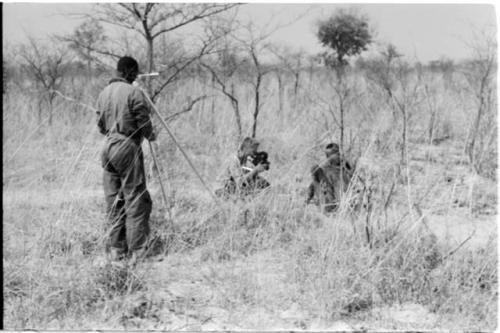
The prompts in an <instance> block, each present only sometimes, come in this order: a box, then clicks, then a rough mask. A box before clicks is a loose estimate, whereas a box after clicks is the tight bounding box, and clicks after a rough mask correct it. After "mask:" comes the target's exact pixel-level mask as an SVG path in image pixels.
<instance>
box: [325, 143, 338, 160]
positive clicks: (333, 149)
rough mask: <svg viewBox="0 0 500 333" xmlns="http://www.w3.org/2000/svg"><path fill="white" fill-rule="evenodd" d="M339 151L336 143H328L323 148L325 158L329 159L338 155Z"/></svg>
mask: <svg viewBox="0 0 500 333" xmlns="http://www.w3.org/2000/svg"><path fill="white" fill-rule="evenodd" d="M339 151H340V149H339V145H338V144H336V143H333V142H331V143H329V144H327V145H326V146H325V155H326V157H330V156H332V155H335V154H338V153H339Z"/></svg>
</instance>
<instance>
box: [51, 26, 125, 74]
mask: <svg viewBox="0 0 500 333" xmlns="http://www.w3.org/2000/svg"><path fill="white" fill-rule="evenodd" d="M56 38H57V39H59V40H61V41H63V42H67V43H68V44H69V48H70V49H72V50H73V51H75V52H76V54H77V56H78V57H79V58H80V59H81V60H83V61H84V62H86V64H87V78H89V79H90V77H91V75H92V62H94V61H99V58H98V57H96V54H105V55H112V56H114V57H118V55H116V54H114V53H112V52H111V51H105V47H104V44H105V43H106V42H107V40H108V38H107V36H106V35H105V34H104V30H103V27H102V25H101V23H100V22H99V21H97V20H96V19H95V18H91V19H88V20H86V21H84V22H83V23H81V24H80V25H79V26H78V27H76V28H75V30H74V31H73V33H72V34H69V35H65V36H57V37H56Z"/></svg>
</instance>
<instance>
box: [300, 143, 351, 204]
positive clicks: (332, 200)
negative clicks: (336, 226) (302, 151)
mask: <svg viewBox="0 0 500 333" xmlns="http://www.w3.org/2000/svg"><path fill="white" fill-rule="evenodd" d="M324 151H325V155H326V160H325V161H323V162H322V163H321V164H319V165H315V166H313V167H312V168H311V176H312V182H311V184H310V185H309V188H308V192H307V199H306V203H307V204H308V203H310V202H311V201H313V199H316V200H315V201H316V203H317V204H318V205H320V207H321V208H322V210H324V212H327V213H328V212H332V211H335V210H337V209H338V206H339V203H340V199H341V196H342V194H343V193H344V192H345V191H346V190H347V188H348V187H349V183H350V181H351V178H352V175H353V170H352V168H351V165H350V164H349V162H347V161H341V158H340V152H339V146H338V145H337V144H336V143H329V144H328V145H326V147H325V150H324ZM342 163H343V170H342V177H341V171H340V169H341V165H342Z"/></svg>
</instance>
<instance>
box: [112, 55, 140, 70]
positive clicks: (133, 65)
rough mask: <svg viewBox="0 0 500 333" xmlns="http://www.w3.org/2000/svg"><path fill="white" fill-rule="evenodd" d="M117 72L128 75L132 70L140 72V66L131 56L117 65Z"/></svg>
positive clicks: (122, 58)
mask: <svg viewBox="0 0 500 333" xmlns="http://www.w3.org/2000/svg"><path fill="white" fill-rule="evenodd" d="M116 70H117V71H118V72H120V73H127V72H130V71H131V70H137V71H138V70H139V64H138V63H137V61H136V60H135V59H134V58H132V57H129V56H125V57H121V58H120V60H118V64H117V65H116Z"/></svg>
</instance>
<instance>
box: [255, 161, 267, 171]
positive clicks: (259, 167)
mask: <svg viewBox="0 0 500 333" xmlns="http://www.w3.org/2000/svg"><path fill="white" fill-rule="evenodd" d="M254 171H255V173H261V172H262V171H266V165H265V164H263V163H261V164H259V165H257V166H256V167H255V169H254Z"/></svg>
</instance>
